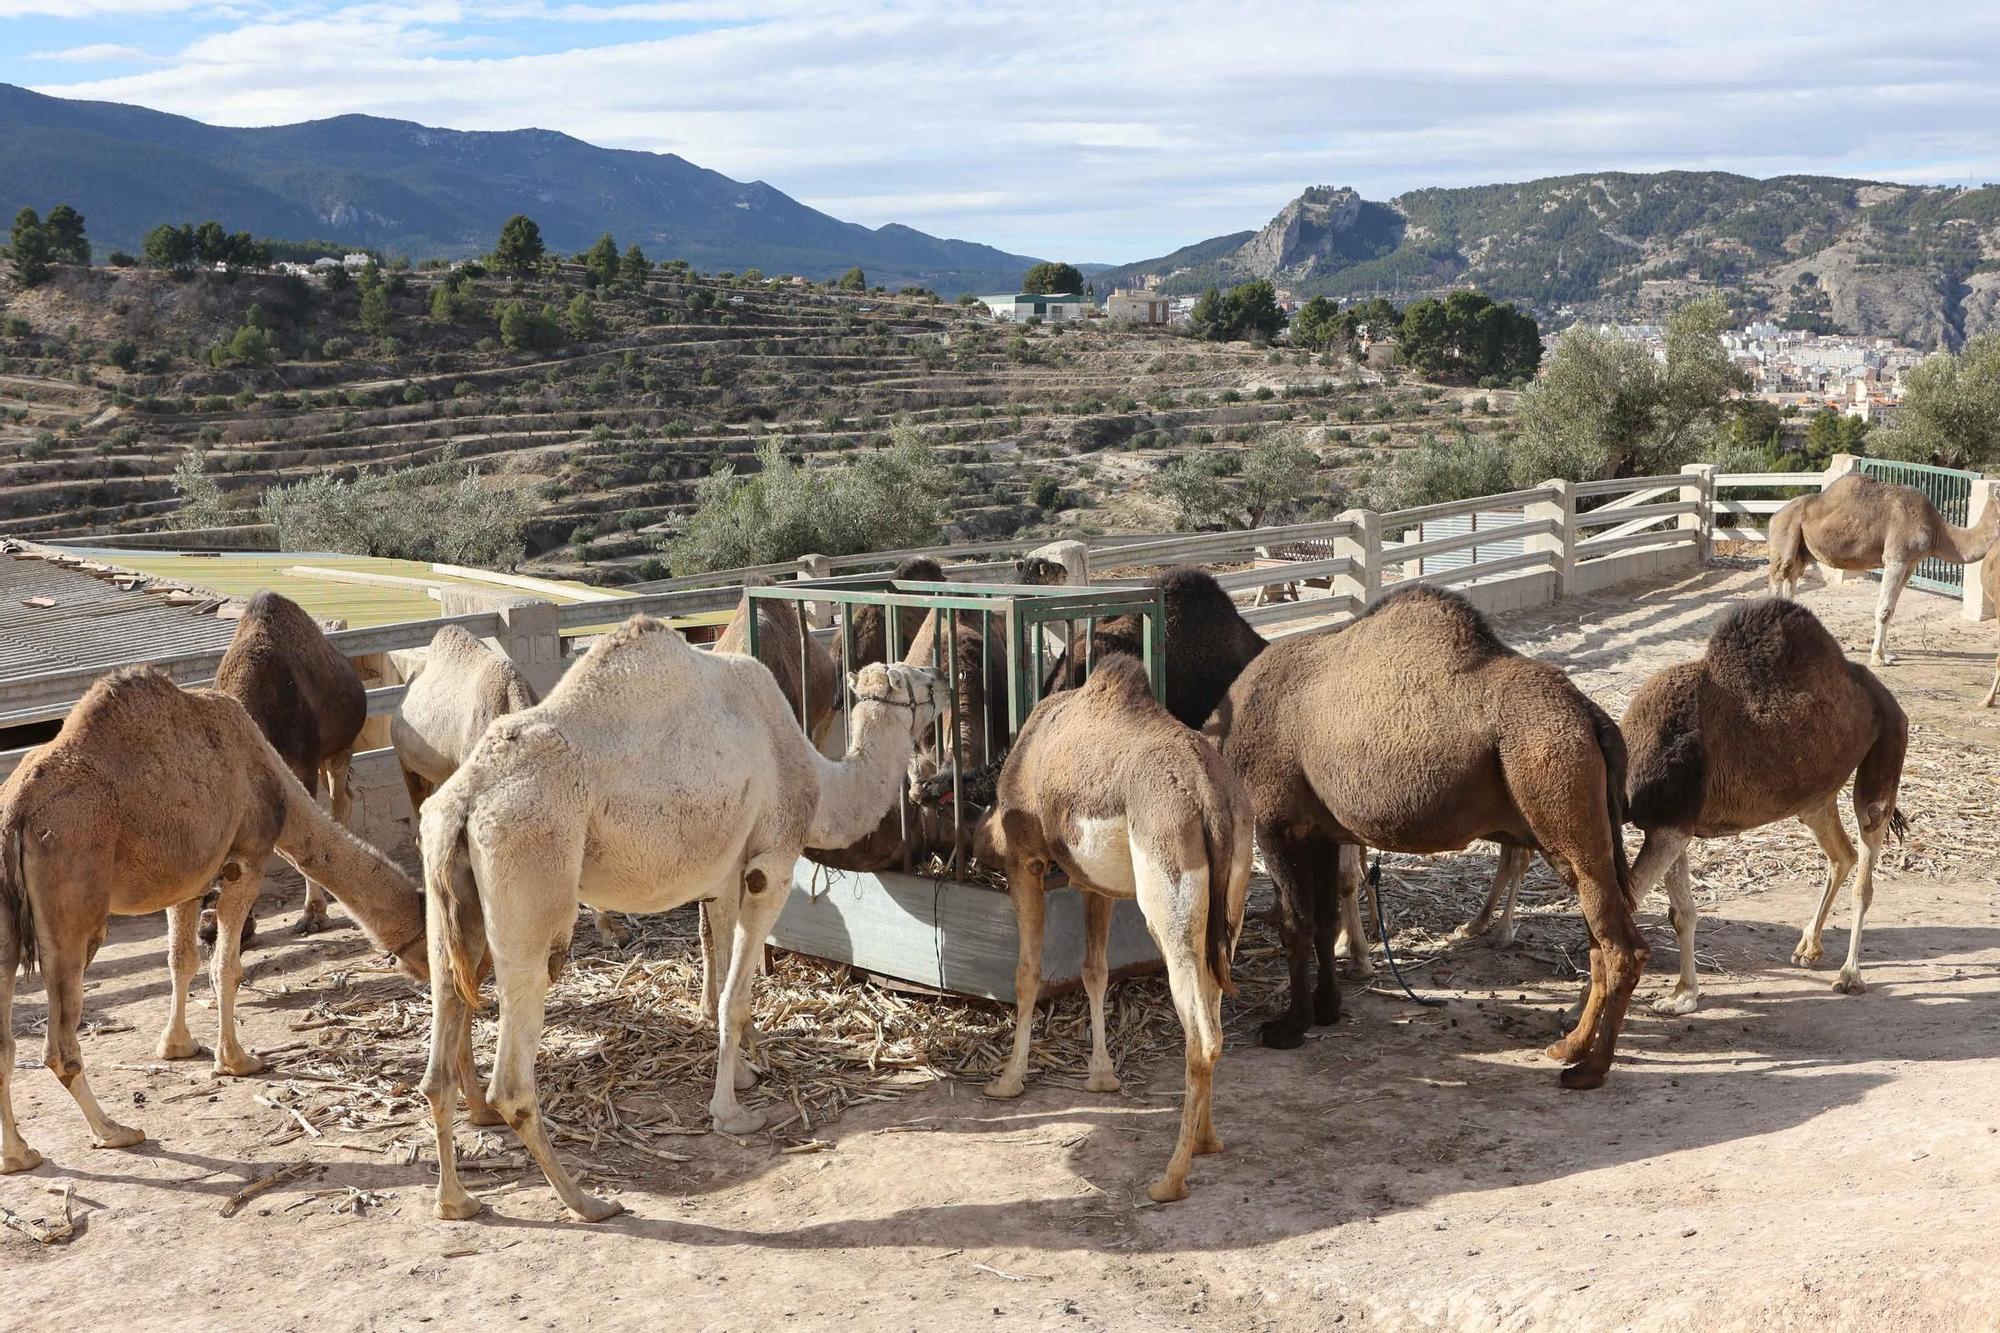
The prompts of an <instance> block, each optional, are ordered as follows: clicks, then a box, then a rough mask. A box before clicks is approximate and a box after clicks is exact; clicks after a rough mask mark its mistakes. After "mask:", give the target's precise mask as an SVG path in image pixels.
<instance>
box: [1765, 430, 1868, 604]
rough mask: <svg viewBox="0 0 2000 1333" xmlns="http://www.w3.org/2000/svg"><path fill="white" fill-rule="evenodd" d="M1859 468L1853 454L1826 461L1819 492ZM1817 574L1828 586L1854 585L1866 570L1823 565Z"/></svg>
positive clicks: (1768, 527) (1838, 455) (1864, 576)
mask: <svg viewBox="0 0 2000 1333" xmlns="http://www.w3.org/2000/svg"><path fill="white" fill-rule="evenodd" d="M1860 467H1861V460H1860V459H1859V458H1856V457H1855V456H1854V455H1853V454H1835V455H1834V456H1833V457H1832V458H1830V459H1828V460H1827V464H1826V472H1825V473H1824V474H1822V475H1821V477H1820V479H1819V488H1820V489H1821V490H1825V489H1826V488H1827V487H1829V486H1831V485H1833V483H1835V482H1836V481H1839V480H1840V479H1841V478H1842V477H1844V476H1846V475H1847V474H1848V473H1850V472H1855V471H1859V470H1860ZM1769 523H1770V521H1769V520H1768V519H1767V520H1765V531H1766V532H1767V533H1768V532H1769V531H1770V526H1769ZM1819 572H1820V573H1821V574H1823V575H1825V576H1826V581H1827V582H1828V583H1829V584H1835V585H1838V584H1842V583H1854V582H1857V581H1859V580H1861V579H1865V578H1867V577H1868V573H1867V571H1866V570H1858V569H1829V568H1828V567H1827V566H1825V565H1821V566H1820V567H1819Z"/></svg>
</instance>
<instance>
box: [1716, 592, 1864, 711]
mask: <svg viewBox="0 0 2000 1333" xmlns="http://www.w3.org/2000/svg"><path fill="white" fill-rule="evenodd" d="M1845 660H1846V654H1844V653H1843V652H1841V650H1840V645H1839V644H1838V643H1836V642H1835V641H1834V637H1833V635H1831V634H1829V633H1827V629H1826V626H1824V625H1822V624H1820V622H1819V617H1818V616H1816V615H1814V614H1813V613H1812V612H1811V611H1808V610H1807V609H1806V608H1805V607H1804V606H1803V605H1802V604H1800V603H1798V602H1793V601H1787V600H1785V599H1783V598H1778V597H1759V598H1757V599H1755V600H1754V601H1748V602H1740V603H1738V604H1737V605H1736V606H1734V607H1732V608H1730V610H1729V613H1728V614H1727V615H1725V616H1723V618H1722V622H1721V623H1720V624H1718V625H1717V626H1716V627H1715V630H1714V632H1713V633H1711V634H1710V635H1709V636H1708V666H1709V672H1710V674H1711V675H1712V676H1714V677H1716V678H1717V679H1718V680H1719V681H1722V682H1724V683H1727V684H1736V685H1740V686H1741V687H1744V688H1750V689H1756V688H1759V687H1762V688H1765V689H1768V688H1769V686H1770V685H1771V684H1772V683H1774V682H1778V681H1783V680H1786V679H1790V678H1795V677H1797V676H1798V675H1800V674H1802V673H1805V672H1807V671H1811V670H1813V669H1816V668H1820V667H1824V666H1825V665H1826V664H1828V663H1830V662H1844V661H1845Z"/></svg>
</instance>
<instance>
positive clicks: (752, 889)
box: [708, 853, 797, 1134]
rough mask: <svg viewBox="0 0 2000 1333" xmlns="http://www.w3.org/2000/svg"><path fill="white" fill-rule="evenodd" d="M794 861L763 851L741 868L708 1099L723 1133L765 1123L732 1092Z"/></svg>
mask: <svg viewBox="0 0 2000 1333" xmlns="http://www.w3.org/2000/svg"><path fill="white" fill-rule="evenodd" d="M796 860H797V857H796V856H782V855H778V854H775V853H766V854H764V855H762V856H758V857H754V858H752V859H751V861H750V864H749V865H748V866H746V867H745V868H744V871H743V886H742V890H741V892H742V895H743V896H742V898H741V899H740V900H739V901H738V903H737V907H736V930H735V932H734V934H733V936H732V937H731V939H730V945H731V948H730V956H729V978H728V980H726V981H724V982H723V983H722V997H721V1003H720V1016H721V1019H722V1021H721V1023H720V1024H719V1025H718V1026H719V1030H720V1036H721V1040H720V1042H719V1043H718V1045H717V1047H716V1052H715V1092H714V1093H713V1095H711V1096H710V1097H709V1100H708V1113H709V1118H710V1119H711V1120H712V1121H713V1122H714V1124H715V1127H716V1128H717V1129H719V1130H721V1131H722V1132H723V1133H725V1134H749V1133H752V1132H754V1131H756V1130H759V1129H762V1128H763V1127H764V1114H763V1112H761V1111H755V1110H752V1109H750V1108H749V1107H747V1106H744V1105H743V1104H742V1103H741V1102H739V1101H737V1100H736V1092H737V1089H738V1087H739V1086H740V1084H739V1082H738V1076H739V1073H740V1072H742V1071H741V1068H740V1066H741V1060H742V1053H743V1034H744V1033H745V1032H746V1031H747V1030H748V1029H749V1027H750V991H751V988H752V987H753V986H754V985H755V984H756V980H757V973H758V971H759V966H758V965H759V963H760V961H761V960H762V958H763V956H764V940H765V939H766V938H767V937H768V936H769V935H770V933H771V927H772V926H774V925H776V924H777V921H778V913H779V911H780V910H782V909H783V907H784V905H785V894H786V892H787V891H788V890H789V889H790V887H791V883H792V866H793V864H794V863H795V862H796Z"/></svg>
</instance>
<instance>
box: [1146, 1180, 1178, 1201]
mask: <svg viewBox="0 0 2000 1333" xmlns="http://www.w3.org/2000/svg"><path fill="white" fill-rule="evenodd" d="M1146 1197H1147V1198H1149V1199H1151V1200H1152V1201H1153V1202H1154V1203H1179V1202H1180V1201H1181V1200H1182V1199H1185V1198H1186V1197H1187V1182H1186V1181H1184V1180H1183V1181H1169V1180H1164V1179H1162V1180H1156V1181H1154V1182H1153V1183H1152V1184H1150V1185H1148V1186H1146Z"/></svg>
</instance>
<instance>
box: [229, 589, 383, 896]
mask: <svg viewBox="0 0 2000 1333" xmlns="http://www.w3.org/2000/svg"><path fill="white" fill-rule="evenodd" d="M215 688H216V689H218V690H220V691H222V693H224V694H227V695H229V696H231V697H232V698H235V699H236V700H237V701H239V702H240V703H241V704H242V705H243V707H244V708H245V709H246V710H247V711H248V712H249V714H250V716H251V718H252V719H253V720H254V721H255V722H256V723H257V726H258V728H259V729H260V730H261V731H262V732H263V733H264V737H265V739H266V740H268V741H270V742H271V745H272V747H273V748H274V749H276V750H277V752H278V754H279V757H281V758H282V759H283V760H284V761H285V763H286V764H287V765H288V766H289V767H290V768H291V770H292V773H293V775H294V776H295V777H297V778H298V780H299V784H300V785H301V786H303V787H304V788H305V789H306V790H307V791H309V792H312V793H313V794H314V797H315V799H317V797H318V793H319V791H320V790H321V786H322V783H324V787H325V790H326V791H327V792H328V793H329V794H330V797H331V804H332V807H333V818H334V822H335V823H337V824H340V825H341V826H342V827H345V826H346V824H347V821H348V817H349V816H350V814H351V813H352V811H353V805H354V798H353V793H352V792H351V791H350V790H349V787H348V769H349V767H350V766H351V765H352V763H353V760H354V742H355V741H356V739H358V738H359V737H360V735H361V728H362V725H363V724H364V723H366V722H367V721H368V691H367V689H366V688H365V687H363V685H362V684H361V676H360V674H359V673H357V672H356V671H355V669H354V664H353V663H352V662H349V661H348V660H347V658H346V657H344V656H342V655H341V652H340V650H339V649H337V648H335V647H334V646H333V645H332V644H331V643H329V642H328V641H327V637H326V634H325V633H324V632H323V631H322V630H321V629H320V627H319V624H318V622H317V621H315V620H314V619H313V618H312V617H311V616H309V615H307V614H306V612H305V608H303V607H301V606H300V605H299V604H298V603H297V602H294V601H292V600H290V599H289V598H286V597H281V596H279V595H278V594H277V593H274V592H272V591H270V590H269V589H268V588H267V589H265V590H264V591H263V592H260V593H258V594H257V595H256V596H255V597H252V598H251V599H250V604H249V606H247V607H245V608H244V611H243V618H242V619H241V620H239V621H237V622H236V634H235V637H233V638H232V639H230V641H229V651H228V652H226V653H224V654H223V655H222V662H221V664H220V665H219V666H217V667H216V669H215ZM330 924H332V923H331V922H329V921H328V920H327V916H326V890H325V888H323V887H322V886H321V885H319V884H318V883H317V882H315V881H314V880H312V879H310V878H309V879H307V880H306V907H305V912H304V913H303V914H302V915H301V916H300V917H299V924H298V927H297V930H298V933H299V934H301V935H307V934H312V933H313V932H315V931H321V930H325V929H326V928H327V927H328V926H329V925H330ZM244 928H245V929H246V930H248V931H250V932H252V933H254V932H255V931H256V918H255V911H254V904H253V910H252V914H251V915H250V916H248V917H245V918H244ZM204 933H206V932H204Z"/></svg>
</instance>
